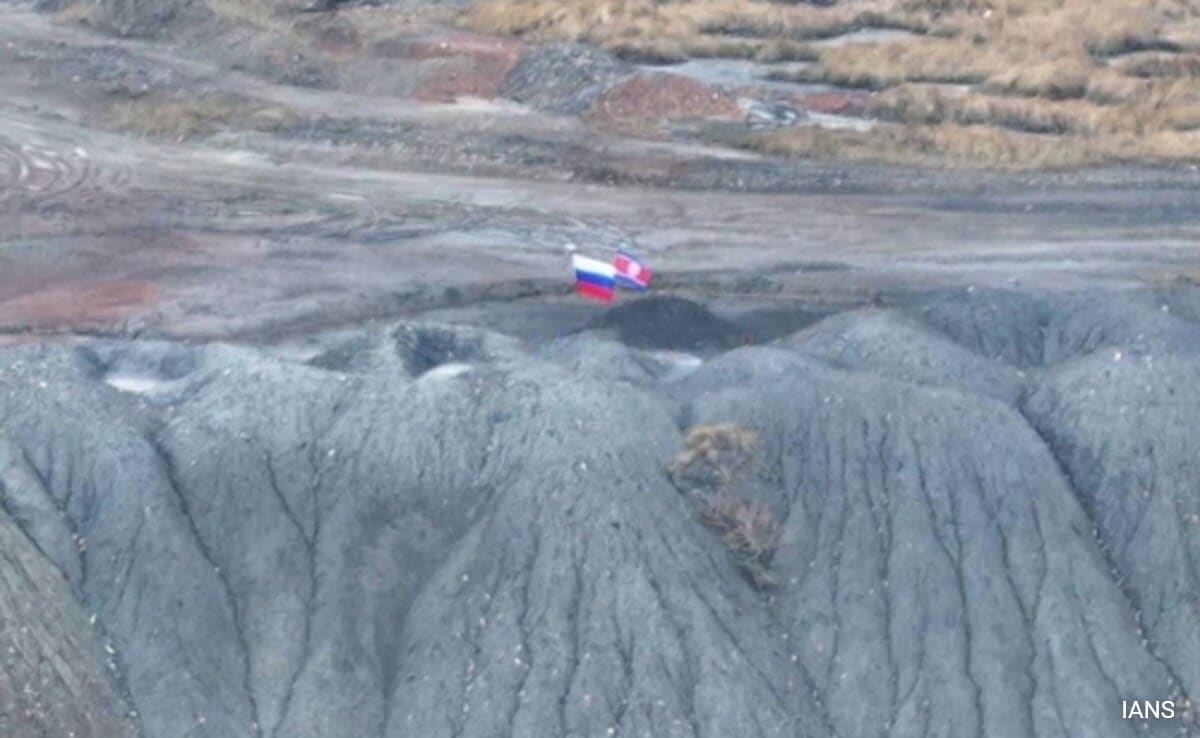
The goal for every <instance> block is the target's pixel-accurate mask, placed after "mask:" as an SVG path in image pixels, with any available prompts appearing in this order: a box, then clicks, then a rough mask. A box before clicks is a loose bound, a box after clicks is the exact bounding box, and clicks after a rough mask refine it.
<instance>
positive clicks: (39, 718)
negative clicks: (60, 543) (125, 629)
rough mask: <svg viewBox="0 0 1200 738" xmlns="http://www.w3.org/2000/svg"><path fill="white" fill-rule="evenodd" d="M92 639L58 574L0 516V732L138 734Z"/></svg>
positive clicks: (16, 735) (96, 736)
mask: <svg viewBox="0 0 1200 738" xmlns="http://www.w3.org/2000/svg"><path fill="white" fill-rule="evenodd" d="M94 633H95V631H94V630H93V628H92V625H91V624H90V623H89V621H88V618H87V617H86V616H85V615H84V613H83V611H82V610H81V609H80V608H79V606H78V604H77V603H76V602H75V601H74V599H73V598H72V597H71V593H70V590H69V586H68V585H67V583H66V582H64V581H63V578H62V576H61V574H60V573H59V571H58V570H57V569H55V568H54V566H53V564H51V563H50V562H49V561H48V560H47V559H46V558H45V557H44V556H43V555H42V554H41V553H40V552H39V551H38V550H37V549H36V548H35V547H34V546H33V544H32V543H31V541H30V540H29V539H28V538H26V537H25V535H24V534H23V533H22V532H21V531H20V529H18V528H17V527H16V526H15V525H14V524H13V522H12V520H10V519H9V517H8V516H7V515H6V514H5V513H3V512H0V734H3V735H5V736H10V737H11V738H35V736H48V735H73V736H78V738H133V736H135V735H137V732H136V730H135V729H134V723H133V721H132V720H130V719H129V718H128V717H127V713H128V710H129V708H128V707H127V706H126V705H125V704H124V703H123V701H122V700H121V698H120V696H119V694H118V693H117V692H116V690H115V689H114V684H113V681H111V680H110V679H111V673H108V672H107V671H106V667H107V668H108V669H112V670H115V669H116V665H115V663H114V662H112V660H111V659H110V658H109V657H108V655H107V654H106V653H105V652H104V651H103V650H102V649H101V648H100V644H99V643H98V642H97V641H96V640H95V639H93V638H92V636H93V635H94Z"/></svg>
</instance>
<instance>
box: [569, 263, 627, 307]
mask: <svg viewBox="0 0 1200 738" xmlns="http://www.w3.org/2000/svg"><path fill="white" fill-rule="evenodd" d="M571 265H572V266H573V267H575V289H576V290H578V291H579V294H581V295H584V296H586V297H590V298H592V299H593V300H602V301H604V302H611V301H612V299H613V293H614V292H616V289H617V283H616V276H617V270H616V268H615V267H613V265H612V264H606V263H604V262H603V261H600V260H598V259H589V258H588V257H586V256H579V255H578V254H573V255H572V256H571Z"/></svg>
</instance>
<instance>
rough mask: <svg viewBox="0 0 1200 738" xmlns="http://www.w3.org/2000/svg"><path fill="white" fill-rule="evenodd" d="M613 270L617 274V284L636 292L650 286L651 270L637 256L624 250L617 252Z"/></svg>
mask: <svg viewBox="0 0 1200 738" xmlns="http://www.w3.org/2000/svg"><path fill="white" fill-rule="evenodd" d="M613 269H614V270H615V271H616V274H617V282H618V283H619V284H621V285H624V286H625V287H629V288H631V289H635V290H644V289H646V288H647V287H649V286H650V270H649V269H647V268H646V266H645V265H644V264H642V262H641V261H639V260H638V258H637V257H636V256H634V255H633V254H631V253H630V252H628V251H625V250H624V249H620V250H618V251H617V255H616V257H615V258H614V259H613Z"/></svg>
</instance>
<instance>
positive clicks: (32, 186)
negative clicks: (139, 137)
mask: <svg viewBox="0 0 1200 738" xmlns="http://www.w3.org/2000/svg"><path fill="white" fill-rule="evenodd" d="M130 180H131V174H130V172H129V170H128V169H126V168H123V167H118V166H111V165H107V164H106V165H101V164H99V163H98V162H96V161H94V160H93V159H92V158H91V156H90V155H89V154H88V152H87V150H86V149H84V148H83V147H82V146H79V145H75V144H74V143H72V142H60V145H58V146H47V145H45V144H34V143H28V142H18V141H14V140H12V139H10V138H4V137H0V205H2V204H12V203H19V204H21V205H23V206H29V205H35V206H36V205H45V204H54V203H58V202H63V201H68V200H69V201H70V202H72V203H80V204H95V203H97V202H104V201H107V200H109V199H111V198H113V197H116V196H119V195H120V194H121V193H122V192H123V191H124V190H125V189H126V188H127V187H128V185H129V183H130Z"/></svg>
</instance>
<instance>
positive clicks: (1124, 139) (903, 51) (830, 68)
mask: <svg viewBox="0 0 1200 738" xmlns="http://www.w3.org/2000/svg"><path fill="white" fill-rule="evenodd" d="M461 20H462V22H463V23H464V24H465V25H468V26H470V27H472V28H475V29H477V30H480V31H485V32H492V33H503V34H511V35H516V36H522V37H525V38H530V39H535V40H548V39H570V40H578V41H586V42H590V43H594V44H599V45H601V46H604V47H606V48H609V49H612V50H615V51H617V52H619V53H624V54H627V55H630V56H636V57H641V58H650V59H659V60H665V61H669V60H680V59H683V58H687V57H692V56H728V57H752V58H757V59H760V60H774V59H815V60H816V66H815V67H814V69H812V70H811V71H808V72H806V73H805V74H804V77H805V79H803V80H800V81H817V82H828V83H832V84H838V85H843V86H851V87H861V88H868V89H872V90H877V91H884V94H883V95H881V97H880V99H879V100H878V102H877V104H876V106H875V111H876V112H877V113H878V114H879V115H880V116H881V117H882V118H884V119H885V120H887V121H891V122H894V123H896V124H898V125H896V126H879V127H878V130H877V132H876V133H869V134H858V133H849V132H820V131H809V130H796V131H786V132H780V133H774V134H770V135H767V136H764V137H755V138H754V139H753V141H752V142H751V144H752V145H754V146H756V147H758V148H762V149H765V150H768V151H782V152H791V153H796V154H802V155H834V156H850V157H855V158H859V157H862V158H870V159H882V160H886V161H907V162H912V161H919V162H922V163H927V164H934V163H938V162H944V163H948V164H952V165H975V166H988V167H991V166H999V167H1005V168H1013V167H1015V168H1030V167H1041V166H1072V165H1075V164H1081V163H1099V162H1112V161H1148V162H1158V163H1171V162H1174V161H1176V160H1178V159H1184V160H1188V161H1191V160H1195V159H1196V158H1197V156H1196V155H1197V151H1196V149H1195V148H1194V146H1195V140H1194V139H1195V137H1194V136H1193V135H1192V132H1193V131H1195V130H1196V129H1198V128H1200V4H1197V3H1196V2H1195V0H863V1H862V2H855V3H843V4H840V5H837V6H833V7H816V6H812V5H804V4H802V5H787V4H777V3H773V2H768V1H767V0H479V1H478V2H477V3H476V4H475V5H474V6H472V7H471V8H469V9H468V10H467V11H466V12H465V13H464V14H463V15H462V17H461ZM861 27H890V28H905V29H909V30H913V31H916V32H917V33H918V34H919V35H917V36H913V37H900V38H893V39H887V40H879V41H875V42H870V43H853V44H842V45H814V44H812V43H810V41H812V40H814V39H819V38H822V37H826V36H831V35H836V34H840V33H843V32H845V31H847V30H851V29H855V28H861ZM928 83H935V84H956V85H962V86H964V87H967V88H969V89H968V90H966V91H965V93H964V94H962V95H952V94H948V93H947V92H946V91H945V90H941V91H936V92H930V91H928V90H921V89H919V84H928ZM960 92H962V91H960Z"/></svg>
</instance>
